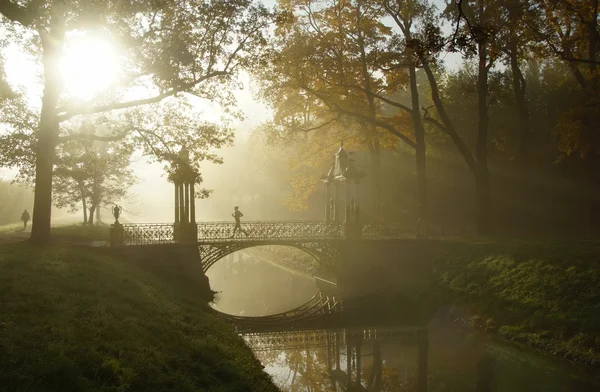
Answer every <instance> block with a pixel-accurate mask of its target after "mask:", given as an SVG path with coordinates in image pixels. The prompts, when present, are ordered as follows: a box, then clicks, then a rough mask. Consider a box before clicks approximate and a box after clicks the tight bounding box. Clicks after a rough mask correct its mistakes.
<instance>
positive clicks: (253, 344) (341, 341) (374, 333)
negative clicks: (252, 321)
mask: <svg viewBox="0 0 600 392" xmlns="http://www.w3.org/2000/svg"><path fill="white" fill-rule="evenodd" d="M422 330H423V329H422V328H419V327H413V328H393V327H392V328H386V327H383V328H381V327H372V328H364V329H354V328H353V329H343V328H331V329H312V330H297V331H296V330H284V331H271V332H250V333H243V334H241V335H242V338H243V339H244V340H245V341H246V344H247V345H248V346H250V348H252V351H255V352H256V351H271V350H284V349H298V348H302V349H306V348H319V347H326V346H337V347H338V348H340V347H343V346H346V344H348V342H349V341H352V340H356V339H357V338H359V339H360V341H362V342H363V343H364V342H374V341H378V342H384V343H407V342H413V341H414V340H415V338H416V336H417V334H418V333H419V332H420V331H422Z"/></svg>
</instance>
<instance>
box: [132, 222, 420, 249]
mask: <svg viewBox="0 0 600 392" xmlns="http://www.w3.org/2000/svg"><path fill="white" fill-rule="evenodd" d="M120 227H121V228H122V240H121V241H122V244H123V245H151V244H168V243H174V242H175V240H174V235H175V225H173V224H168V223H150V224H123V225H121V226H120ZM181 228H182V227H181V226H180V229H181ZM241 228H242V230H243V231H240V230H238V231H237V232H236V233H235V235H234V229H235V223H234V222H201V223H197V224H196V229H197V242H198V243H200V244H202V243H226V242H253V241H274V240H275V241H313V240H329V239H340V238H344V222H324V221H263V222H243V223H242V224H241ZM361 235H362V237H363V238H385V237H404V236H407V235H408V231H407V230H406V229H405V228H404V227H402V226H401V225H400V224H395V223H366V224H364V225H363V226H362V229H361ZM121 241H120V242H121Z"/></svg>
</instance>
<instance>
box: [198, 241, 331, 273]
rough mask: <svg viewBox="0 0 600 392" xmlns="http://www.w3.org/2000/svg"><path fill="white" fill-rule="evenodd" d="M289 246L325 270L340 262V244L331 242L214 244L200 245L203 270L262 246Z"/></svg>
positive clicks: (329, 269)
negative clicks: (244, 251) (226, 258)
mask: <svg viewBox="0 0 600 392" xmlns="http://www.w3.org/2000/svg"><path fill="white" fill-rule="evenodd" d="M275 245H276V246H287V247H292V248H295V249H298V250H301V251H303V252H305V253H306V254H308V255H310V256H311V257H313V258H314V259H315V260H316V261H317V263H318V264H319V266H320V267H321V268H322V269H323V270H328V271H332V270H333V269H334V268H335V265H336V261H337V260H338V252H339V250H338V244H337V243H332V242H331V241H320V242H316V241H310V242H307V241H285V242H282V241H248V242H237V241H236V242H228V243H214V244H198V251H199V254H200V259H201V261H202V270H203V271H204V273H205V274H206V272H207V271H208V270H209V269H210V268H211V267H212V266H213V265H215V264H216V263H217V262H218V261H219V260H221V259H223V258H225V257H226V256H229V255H230V254H233V253H235V252H238V251H240V250H244V249H249V248H256V247H260V246H275Z"/></svg>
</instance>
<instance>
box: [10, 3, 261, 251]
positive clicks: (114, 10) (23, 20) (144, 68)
mask: <svg viewBox="0 0 600 392" xmlns="http://www.w3.org/2000/svg"><path fill="white" fill-rule="evenodd" d="M0 14H1V15H2V19H1V20H0V23H2V25H3V26H4V27H5V28H6V29H7V30H9V31H11V34H12V37H13V38H14V42H17V43H19V44H20V45H21V46H22V47H23V48H24V50H28V51H30V52H31V53H32V54H34V55H35V56H36V58H37V60H38V61H39V63H40V64H41V66H42V68H43V75H42V81H43V82H42V83H43V97H42V105H41V111H40V113H39V117H38V119H39V124H38V126H37V127H36V128H35V133H34V140H35V143H34V145H33V147H34V151H35V177H36V178H35V203H34V211H33V226H32V234H31V240H32V241H34V242H46V241H48V240H49V238H50V215H51V204H52V180H53V166H54V164H55V162H56V148H57V146H58V145H59V144H60V143H62V142H64V141H65V139H62V138H63V137H65V135H63V133H62V131H61V123H64V122H66V121H67V120H69V119H72V118H73V117H75V116H80V115H85V114H93V113H106V112H109V111H112V110H118V109H128V108H136V107H140V106H142V105H148V104H153V103H157V102H160V101H162V100H163V99H165V98H168V97H172V96H174V95H176V94H178V93H182V92H187V93H191V94H194V95H196V96H198V97H202V98H206V99H210V100H213V101H216V102H219V103H221V104H226V105H229V104H231V103H232V101H233V97H232V94H231V90H232V88H231V86H233V85H234V83H235V81H236V74H237V71H238V70H239V69H240V68H242V67H244V66H249V65H251V64H252V59H253V57H254V56H253V53H254V52H255V51H256V50H258V49H259V48H260V47H261V46H262V44H263V43H264V39H263V36H262V30H263V28H264V27H265V26H266V25H267V23H268V21H269V17H268V13H267V12H266V11H265V10H264V9H263V8H262V7H260V6H256V5H254V4H253V3H252V2H251V1H246V0H236V1H225V0H219V1H211V2H203V1H190V2H166V3H165V2H121V1H117V2H113V1H110V2H106V1H97V0H87V1H80V2H64V1H61V0H29V1H19V2H17V1H3V2H1V3H0ZM76 30H77V31H84V32H85V31H87V32H90V33H92V32H93V33H97V34H101V35H103V36H106V37H108V38H109V39H110V40H111V41H113V42H116V43H118V46H119V48H120V50H121V53H122V59H123V60H124V62H125V64H124V65H123V69H122V75H121V76H122V78H121V79H120V81H119V83H118V84H117V86H116V88H114V89H112V90H111V91H107V92H106V93H104V94H100V95H99V96H98V97H94V98H93V99H91V100H89V101H85V102H82V101H80V100H77V99H75V98H74V97H69V96H68V94H67V92H66V91H65V86H64V84H63V83H62V82H61V75H60V58H61V53H62V51H63V48H64V47H65V44H66V43H67V42H68V40H69V34H70V33H71V32H73V31H76ZM32 81H35V75H32ZM134 86H138V87H139V86H144V87H146V90H145V91H147V93H146V94H145V95H144V96H143V97H141V98H138V99H132V100H130V99H127V97H126V95H125V93H126V91H128V90H129V89H130V88H131V87H134ZM158 132H161V131H160V130H159V131H158ZM113 136H117V135H113ZM69 137H71V136H69ZM91 137H92V138H96V139H98V140H102V139H101V138H100V137H95V136H93V135H92V136H91Z"/></svg>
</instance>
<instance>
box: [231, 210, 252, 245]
mask: <svg viewBox="0 0 600 392" xmlns="http://www.w3.org/2000/svg"><path fill="white" fill-rule="evenodd" d="M231 216H233V217H234V219H235V227H234V228H233V233H231V238H233V237H234V236H235V232H236V231H238V230H239V231H241V232H242V233H244V235H245V236H246V237H248V233H247V232H246V230H244V229H242V226H241V224H240V218H241V217H242V216H244V214H242V211H240V210H239V209H238V206H235V207H233V214H231Z"/></svg>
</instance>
